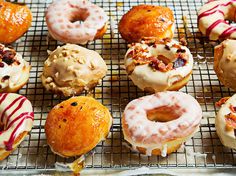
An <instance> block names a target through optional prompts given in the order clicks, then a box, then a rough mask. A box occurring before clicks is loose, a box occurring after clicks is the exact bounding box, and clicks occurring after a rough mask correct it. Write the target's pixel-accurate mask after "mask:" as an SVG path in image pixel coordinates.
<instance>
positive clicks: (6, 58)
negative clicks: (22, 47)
mask: <svg viewBox="0 0 236 176" xmlns="http://www.w3.org/2000/svg"><path fill="white" fill-rule="evenodd" d="M0 55H1V58H2V59H0V92H1V89H2V90H3V89H6V88H13V87H15V86H17V85H18V84H20V81H21V79H20V78H21V77H22V75H23V74H24V73H25V72H28V75H29V69H26V68H28V67H30V66H29V64H28V62H26V61H25V60H24V59H23V58H22V56H21V55H20V54H19V53H17V52H15V51H14V50H13V49H10V48H7V47H5V46H4V45H2V44H0Z"/></svg>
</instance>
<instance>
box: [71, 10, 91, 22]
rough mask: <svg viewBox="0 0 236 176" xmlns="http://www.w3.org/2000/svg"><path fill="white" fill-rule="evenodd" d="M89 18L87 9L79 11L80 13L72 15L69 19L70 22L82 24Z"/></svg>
mask: <svg viewBox="0 0 236 176" xmlns="http://www.w3.org/2000/svg"><path fill="white" fill-rule="evenodd" d="M88 16H89V12H88V10H87V9H80V13H73V14H72V15H71V17H70V22H71V23H75V22H78V23H80V24H82V23H83V22H84V21H85V20H86V19H87V18H88Z"/></svg>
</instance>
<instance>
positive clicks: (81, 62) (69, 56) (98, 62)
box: [41, 44, 107, 96]
mask: <svg viewBox="0 0 236 176" xmlns="http://www.w3.org/2000/svg"><path fill="white" fill-rule="evenodd" d="M106 72H107V66H106V63H105V61H104V60H103V59H102V57H101V56H100V55H99V54H98V53H97V52H95V51H92V50H88V49H86V48H83V47H81V46H78V45H75V44H66V45H64V46H62V47H58V48H57V49H56V50H54V51H53V52H51V53H50V55H49V57H48V59H47V60H46V61H45V63H44V68H43V73H42V75H41V78H42V83H43V85H44V87H45V88H46V89H47V90H51V91H53V92H56V93H62V94H63V95H65V96H71V95H76V94H77V95H78V94H80V93H81V92H82V91H83V90H84V89H87V90H88V89H91V88H93V87H95V85H97V84H98V83H99V81H100V80H101V79H102V78H103V77H104V76H105V75H106Z"/></svg>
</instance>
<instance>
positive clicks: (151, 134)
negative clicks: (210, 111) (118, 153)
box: [122, 91, 202, 156]
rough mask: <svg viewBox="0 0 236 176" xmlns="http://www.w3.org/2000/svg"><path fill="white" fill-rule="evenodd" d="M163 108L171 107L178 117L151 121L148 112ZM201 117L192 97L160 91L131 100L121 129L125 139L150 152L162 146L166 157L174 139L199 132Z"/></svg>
mask: <svg viewBox="0 0 236 176" xmlns="http://www.w3.org/2000/svg"><path fill="white" fill-rule="evenodd" d="M183 100H184V101H183ZM160 107H169V108H170V109H171V111H172V112H173V114H174V113H176V114H178V116H179V117H177V118H176V119H174V120H171V121H167V122H160V121H152V120H149V119H148V115H147V112H148V111H150V110H153V109H156V108H160ZM201 118H202V110H201V107H200V105H199V104H198V102H197V101H196V100H195V99H194V98H193V97H192V96H190V95H188V94H185V93H182V92H173V91H167V92H159V93H156V94H153V95H148V96H145V97H141V98H138V99H135V100H133V101H131V102H130V103H129V104H128V105H127V106H126V108H125V110H124V114H123V119H122V128H123V133H124V138H125V140H126V141H128V142H129V143H130V144H131V145H132V146H134V147H135V148H137V147H143V148H145V149H146V154H147V155H151V153H152V150H154V149H160V150H161V155H162V156H166V153H167V147H169V146H170V145H173V144H171V142H174V141H175V140H180V139H182V138H183V141H181V142H184V141H186V140H187V139H188V138H189V137H191V136H192V135H193V134H194V133H195V132H196V131H197V129H198V126H199V124H200V121H201Z"/></svg>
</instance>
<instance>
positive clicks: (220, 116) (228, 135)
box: [215, 94, 236, 149]
mask: <svg viewBox="0 0 236 176" xmlns="http://www.w3.org/2000/svg"><path fill="white" fill-rule="evenodd" d="M231 106H233V107H236V94H234V95H233V96H232V97H230V98H229V99H228V100H227V101H226V102H225V103H224V104H222V105H221V108H220V110H219V112H218V113H217V116H216V119H215V126H216V132H217V134H218V136H219V138H220V140H221V142H222V144H223V145H225V146H227V147H229V148H233V149H236V134H235V130H236V127H235V128H234V127H227V120H226V118H227V115H229V114H232V115H234V116H236V112H235V111H234V110H232V109H231V108H230V107H231Z"/></svg>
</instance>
